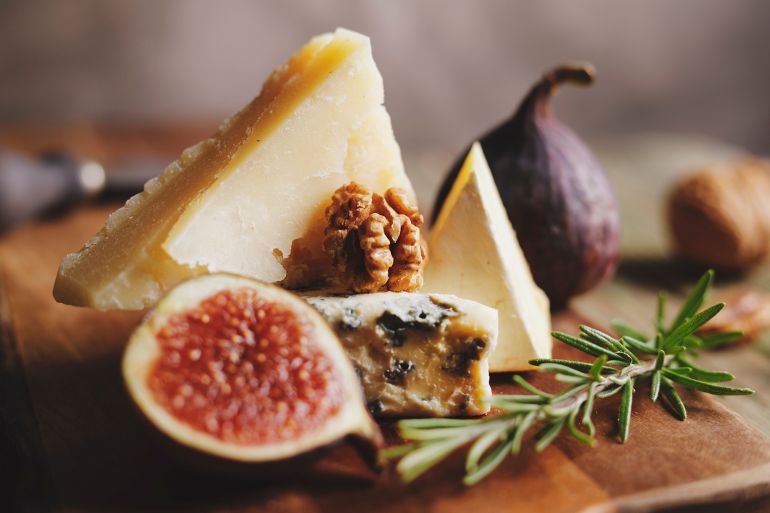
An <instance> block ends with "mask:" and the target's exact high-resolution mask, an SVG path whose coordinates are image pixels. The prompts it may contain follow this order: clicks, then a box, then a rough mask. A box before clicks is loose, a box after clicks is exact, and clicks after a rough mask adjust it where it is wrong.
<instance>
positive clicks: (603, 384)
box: [535, 355, 674, 421]
mask: <svg viewBox="0 0 770 513" xmlns="http://www.w3.org/2000/svg"><path fill="white" fill-rule="evenodd" d="M673 359H674V355H666V356H665V358H664V365H668V364H669V363H670V362H671V360H673ZM654 371H655V360H646V361H643V362H642V363H638V364H634V365H629V366H628V367H625V368H624V369H622V370H621V371H620V372H618V373H617V374H610V375H608V376H602V378H601V380H600V381H597V382H596V385H595V387H594V391H595V393H597V394H598V393H599V392H601V391H602V390H605V389H606V388H608V387H611V386H617V383H616V382H615V381H613V380H612V379H610V378H614V379H615V380H617V379H622V380H623V381H624V382H625V381H627V380H629V379H635V378H638V377H642V376H646V375H648V374H652V373H653V372H654ZM587 400H588V388H586V389H585V390H581V391H580V392H579V393H577V394H575V395H571V396H569V397H565V398H564V399H562V400H560V401H556V402H554V403H551V404H549V405H548V406H549V408H548V410H550V411H571V410H572V409H573V408H576V407H578V406H579V405H582V404H583V403H584V402H586V401H587ZM548 417H549V415H548V411H546V410H544V409H541V410H539V411H538V412H537V415H536V417H535V420H538V421H540V420H545V419H546V418H548Z"/></svg>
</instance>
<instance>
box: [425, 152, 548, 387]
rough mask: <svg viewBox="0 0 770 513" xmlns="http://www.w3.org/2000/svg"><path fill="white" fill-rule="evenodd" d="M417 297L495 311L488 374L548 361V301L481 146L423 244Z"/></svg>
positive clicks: (456, 183)
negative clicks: (447, 298)
mask: <svg viewBox="0 0 770 513" xmlns="http://www.w3.org/2000/svg"><path fill="white" fill-rule="evenodd" d="M429 249H430V261H429V263H428V267H427V268H426V270H425V285H424V287H423V291H425V292H440V293H447V294H455V295H457V296H460V297H462V298H464V299H470V300H473V301H477V302H479V303H481V304H484V305H487V306H491V307H492V308H496V309H497V310H498V313H499V323H500V330H499V336H498V342H497V346H496V348H495V350H494V352H493V353H492V356H491V357H490V360H489V369H490V371H491V372H504V371H515V370H523V369H527V368H530V367H531V366H530V365H529V364H528V363H527V362H528V361H529V360H530V359H532V358H549V357H550V356H551V345H552V342H551V335H550V331H551V317H550V311H549V304H548V298H547V297H546V295H545V294H544V293H543V291H542V290H540V288H538V286H537V285H536V284H535V282H534V281H533V279H532V273H531V272H530V269H529V266H528V265H527V261H526V259H525V258H524V254H523V253H522V251H521V247H520V246H519V243H518V241H517V240H516V234H515V232H514V231H513V227H512V226H511V223H510V221H509V220H508V216H507V214H506V212H505V207H504V206H503V202H502V200H501V199H500V194H499V192H498V190H497V187H496V185H495V181H494V178H493V177H492V173H491V171H490V170H489V166H488V165H487V161H486V158H485V157H484V153H483V151H482V150H481V146H480V145H479V144H478V143H475V144H474V145H473V146H472V147H471V151H470V153H469V154H468V157H467V158H466V160H465V163H464V164H463V167H462V169H461V171H460V173H459V175H458V176H457V179H456V180H455V183H454V184H453V186H452V190H451V191H450V193H449V196H448V197H447V200H446V202H445V203H444V205H443V207H442V209H441V213H440V214H439V217H438V219H437V221H436V224H435V226H434V227H433V230H432V232H431V234H430V238H429Z"/></svg>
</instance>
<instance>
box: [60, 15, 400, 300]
mask: <svg viewBox="0 0 770 513" xmlns="http://www.w3.org/2000/svg"><path fill="white" fill-rule="evenodd" d="M351 181H355V182H357V183H359V184H361V185H363V186H364V187H366V188H367V189H369V190H370V191H373V192H379V193H383V192H384V191H385V190H386V189H388V188H389V187H401V188H403V189H406V190H407V192H408V194H409V195H410V196H411V197H412V199H414V192H413V190H412V186H411V184H410V182H409V179H408V178H407V176H406V174H405V173H404V168H403V163H402V161H401V154H400V150H399V147H398V144H397V143H396V140H395V138H394V137H393V131H392V128H391V124H390V117H389V116H388V113H387V111H386V110H385V108H384V106H383V86H382V77H381V76H380V73H379V71H378V70H377V67H376V66H375V64H374V60H373V59H372V54H371V46H370V43H369V39H368V38H367V37H365V36H363V35H361V34H358V33H355V32H351V31H348V30H344V29H339V30H337V31H336V32H335V33H334V34H333V35H332V34H324V35H321V36H318V37H316V38H314V39H313V40H312V41H310V43H308V44H307V45H306V46H305V47H304V48H302V49H301V50H300V51H299V52H298V53H297V54H296V55H294V56H293V57H292V58H291V60H290V61H289V62H288V63H287V64H286V65H284V66H282V67H281V68H279V69H277V70H276V71H275V72H274V73H273V74H272V75H271V76H270V78H269V79H268V80H267V82H266V83H265V84H264V86H263V89H262V92H261V93H260V95H259V96H258V97H257V98H256V99H254V100H253V101H252V102H251V103H250V104H249V105H247V106H246V107H245V108H244V109H243V110H242V111H240V112H239V113H238V114H236V115H235V116H233V117H232V118H230V119H228V120H227V121H225V122H224V123H223V124H222V126H221V127H220V128H219V130H218V132H217V133H216V134H215V135H214V136H213V137H212V138H210V139H208V140H206V141H203V142H201V143H199V144H197V145H195V146H193V147H191V148H189V149H187V150H185V152H184V153H183V154H182V156H181V157H180V159H179V160H177V161H176V162H174V163H172V164H171V165H170V166H169V167H168V168H167V169H166V170H165V171H164V172H163V174H162V175H161V176H159V177H158V178H157V179H155V180H152V181H150V182H148V183H147V184H146V186H145V190H144V192H143V193H141V194H139V195H137V196H135V197H133V198H131V199H130V200H129V201H128V202H127V203H126V205H125V206H124V207H123V208H121V209H120V210H118V211H117V212H115V213H114V214H112V215H111V216H110V218H109V219H108V220H107V224H106V226H105V227H104V228H103V229H102V230H101V231H100V232H99V233H98V234H97V235H96V236H95V237H94V238H93V239H92V240H90V241H89V242H88V243H87V244H86V245H85V247H84V248H83V249H82V250H81V251H79V252H78V253H73V254H70V255H67V256H66V257H65V258H64V260H63V261H62V264H61V267H60V269H59V275H58V277H57V280H56V284H55V286H54V296H55V297H56V299H57V300H59V301H61V302H64V303H68V304H72V305H82V306H92V307H96V308H100V309H112V308H121V309H141V308H144V307H146V306H149V305H152V304H153V303H154V302H155V301H157V299H158V298H159V297H160V295H161V294H162V293H163V292H164V291H165V290H167V289H169V288H170V287H171V286H173V285H175V284H176V283H178V282H179V281H181V280H183V279H184V278H187V277H189V276H191V275H195V274H202V273H206V272H215V271H227V272H232V273H238V274H243V275H248V276H252V277H255V278H258V279H261V280H264V281H268V282H278V281H281V280H284V279H285V278H286V268H289V269H290V271H291V273H290V274H291V276H290V278H291V281H292V284H293V285H295V286H306V285H308V283H305V281H306V280H316V281H318V280H319V279H321V278H323V274H324V269H325V267H324V266H328V259H326V257H325V255H324V253H323V251H322V249H321V241H322V230H323V212H324V209H325V208H326V206H327V205H328V204H329V202H330V200H331V196H332V194H333V192H334V191H335V190H336V189H337V188H338V187H340V186H341V185H343V184H345V183H348V182H351Z"/></svg>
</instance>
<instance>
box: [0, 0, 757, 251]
mask: <svg viewBox="0 0 770 513" xmlns="http://www.w3.org/2000/svg"><path fill="white" fill-rule="evenodd" d="M769 24H770V2H763V1H761V0H731V1H729V2H728V1H723V0H679V1H677V2H670V1H667V0H645V1H630V2H629V1H627V2H617V1H614V0H584V1H581V2H575V1H571V0H547V1H538V2H525V1H508V0H477V1H473V2H470V1H466V2H460V1H456V2H446V1H442V0H420V1H414V0H389V1H376V0H360V1H355V2H350V1H342V0H325V1H320V0H296V1H285V2H274V1H248V0H226V1H219V2H211V1H203V0H166V1H163V2H158V1H155V0H111V1H104V0H68V1H66V2H62V1H59V0H0V147H2V146H5V147H12V148H15V149H20V150H22V151H25V152H27V153H33V154H34V153H39V152H40V151H42V150H47V149H50V148H68V149H71V150H72V149H74V150H75V151H76V152H78V153H80V154H81V156H85V157H90V158H95V159H98V160H100V161H102V162H106V164H107V165H108V166H113V165H114V167H116V168H120V169H121V170H122V169H123V168H125V167H131V166H126V163H125V160H126V159H125V157H128V158H129V159H132V160H133V161H136V160H137V159H138V160H139V161H140V163H139V167H143V169H142V171H143V172H145V173H146V172H150V173H154V172H158V171H160V170H161V169H162V167H163V166H164V165H165V164H166V163H167V162H169V161H170V160H172V159H173V158H174V157H175V156H176V155H178V153H179V151H180V150H181V149H182V148H184V147H186V146H188V145H190V144H192V143H194V142H195V141H197V140H199V139H201V138H202V137H205V136H207V135H208V134H209V133H210V132H211V131H212V130H213V129H214V128H215V127H216V126H217V124H218V123H219V121H220V120H221V119H223V118H224V117H226V116H228V115H230V114H231V113H233V112H235V111H237V110H238V109H239V108H240V107H241V106H242V105H244V104H245V103H246V102H248V101H249V100H250V99H251V98H252V97H254V96H255V95H256V94H257V93H258V92H259V90H260V87H261V84H262V81H263V80H264V79H265V78H266V77H267V75H268V74H269V73H270V71H271V70H272V69H273V68H274V67H275V66H277V65H280V64H281V63H283V62H284V61H285V60H286V58H287V57H288V56H289V55H291V54H292V53H293V52H294V51H295V50H296V49H297V48H299V47H300V46H301V45H302V44H304V43H305V42H306V41H307V40H308V39H309V38H310V37H311V36H312V35H314V34H318V33H321V32H325V31H331V30H333V29H334V28H336V27H338V26H345V27H348V28H351V29H354V30H357V31H360V32H363V33H365V34H367V35H369V36H371V38H372V41H373V47H374V56H375V59H376V62H377V64H378V66H379V68H380V70H381V72H382V75H383V77H384V82H385V93H386V104H387V108H388V110H389V112H390V114H391V117H392V120H393V126H394V129H395V133H396V137H397V139H398V140H399V142H400V144H401V147H402V149H403V153H404V158H405V161H406V165H407V169H408V171H409V173H410V175H411V176H412V179H413V181H414V182H415V186H416V188H417V190H418V194H419V196H420V201H421V204H422V205H423V207H425V208H426V210H427V208H429V207H430V204H431V202H432V200H433V195H434V192H435V188H436V187H437V184H438V180H439V177H440V176H441V175H442V174H443V172H444V170H445V169H446V168H447V167H448V166H449V165H450V163H451V162H452V161H453V160H454V159H455V158H456V157H457V155H458V153H459V152H460V151H462V149H463V148H464V147H465V146H466V145H467V143H468V142H469V141H471V140H472V139H473V138H475V137H477V136H479V135H480V134H481V133H483V132H485V131H486V130H488V129H489V128H490V127H491V126H493V125H495V124H497V123H498V122H500V121H501V120H503V119H504V118H506V117H507V116H508V115H510V113H512V111H513V110H514V108H515V106H516V105H517V104H518V102H519V100H520V99H521V98H522V96H523V95H524V94H525V93H526V91H527V89H528V88H529V87H530V86H531V84H532V83H533V82H534V81H535V80H536V79H537V78H538V77H539V76H540V74H541V73H542V72H543V71H544V70H546V69H548V68H549V67H551V66H553V65H555V64H557V63H562V62H564V61H571V60H586V61H590V62H592V63H593V64H595V66H596V68H597V70H598V78H597V82H596V84H595V85H594V86H592V87H590V88H586V89H577V88H572V87H568V88H566V89H565V90H563V91H561V92H560V93H559V94H558V95H557V98H556V100H555V105H556V110H557V113H558V116H559V117H560V118H562V120H563V121H565V122H566V123H567V124H568V125H570V126H572V127H573V128H574V129H575V130H576V131H577V132H578V133H579V134H580V135H581V136H583V137H584V138H585V139H586V140H587V141H588V142H589V143H590V145H591V146H592V147H593V148H594V149H595V151H596V152H597V155H598V157H599V159H600V160H601V161H602V163H603V164H604V165H605V167H606V168H607V171H608V174H609V175H610V179H611V180H612V181H613V182H617V181H618V176H625V178H624V180H625V183H624V187H622V189H624V190H629V191H631V192H630V194H633V191H634V189H635V188H636V187H637V186H639V187H650V186H651V185H652V186H656V187H657V189H655V195H656V198H657V199H658V200H659V199H660V198H659V196H660V194H663V192H665V191H664V184H663V182H664V181H665V180H657V179H655V180H652V179H649V176H647V175H649V174H650V173H655V176H659V175H660V174H661V173H662V172H665V173H667V172H668V171H670V170H676V171H681V169H679V168H682V169H683V168H687V167H692V166H695V165H699V164H700V163H708V162H710V161H712V160H714V159H716V158H723V157H724V156H725V155H726V154H727V153H731V152H733V151H742V150H748V151H751V152H754V153H760V154H763V153H764V154H766V153H767V152H768V151H769V150H770V137H768V130H769V129H770V94H768V86H767V84H768V83H770V63H769V62H768V59H767V49H768V48H770V31H769V30H768V26H770V25H769ZM640 134H643V135H640ZM671 134H676V137H677V138H678V139H676V140H675V139H674V136H673V135H671ZM628 137H631V138H632V139H631V142H630V143H629V139H628ZM639 137H643V140H642V141H641V142H640V140H639ZM650 137H652V138H653V139H654V140H655V141H657V142H656V143H655V144H652V145H650V144H648V143H649V141H650V140H651V139H650ZM661 144H663V147H661ZM629 148H630V149H629ZM662 152H665V153H666V155H667V158H666V160H665V162H662V163H656V161H655V160H654V157H655V156H656V155H657V154H659V153H662ZM640 153H642V154H643V155H642V157H643V160H644V162H645V163H647V166H648V167H647V168H645V169H642V168H639V167H638V166H637V167H634V166H633V164H634V162H636V161H641V160H642V158H641V157H640ZM146 155H155V156H158V155H159V158H157V159H156V160H152V159H149V160H142V157H143V156H146ZM677 155H683V157H682V158H677ZM693 155H696V157H693ZM133 167H134V168H136V167H137V165H136V162H133ZM665 173H664V174H665ZM634 175H637V179H638V183H634V182H633V178H632V177H633V176H634ZM629 184H633V186H630V185H629ZM619 195H620V196H621V198H620V199H621V203H623V201H624V198H623V195H624V193H623V191H620V192H619ZM654 215H657V212H656V213H655V214H654ZM657 224H660V223H657ZM651 236H654V237H657V239H658V242H659V241H660V239H661V238H662V237H663V235H662V231H656V232H655V234H653V235H651ZM624 240H626V238H624Z"/></svg>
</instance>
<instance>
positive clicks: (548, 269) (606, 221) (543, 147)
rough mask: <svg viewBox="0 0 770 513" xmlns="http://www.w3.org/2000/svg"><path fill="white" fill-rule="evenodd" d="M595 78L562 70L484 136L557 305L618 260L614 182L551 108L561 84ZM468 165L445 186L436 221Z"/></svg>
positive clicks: (506, 198)
mask: <svg viewBox="0 0 770 513" xmlns="http://www.w3.org/2000/svg"><path fill="white" fill-rule="evenodd" d="M593 78H594V68H593V67H592V66H591V65H587V64H586V65H582V64H577V65H564V66H559V67H556V68H554V69H553V70H551V71H549V72H547V73H545V75H543V77H542V79H541V80H540V81H539V82H537V83H536V84H535V85H534V87H532V89H531V90H530V91H529V94H527V96H526V97H525V98H524V100H523V101H522V102H521V105H520V106H519V108H518V110H517V111H516V113H515V114H514V115H513V117H511V118H510V119H508V120H507V121H505V122H503V123H502V124H501V125H499V126H497V127H496V128H494V129H493V130H492V131H490V132H488V133H487V134H486V135H484V136H483V137H482V138H481V139H480V142H481V146H482V149H483V150H484V153H485V155H486V158H487V161H488V162H489V166H490V168H491V169H492V173H493V175H494V177H495V182H496V183H497V187H498V189H499V191H500V196H501V197H502V200H503V203H504V204H505V207H506V210H507V212H508V217H509V218H510V220H511V224H513V227H514V229H515V230H516V235H517V237H518V240H519V243H520V244H521V247H522V249H523V251H524V254H525V256H526V258H527V261H528V263H529V266H530V268H531V269H532V274H533V277H534V279H535V281H536V282H537V284H538V285H539V286H540V287H541V288H542V289H543V290H544V291H545V293H546V294H547V295H548V298H549V299H550V300H551V304H552V305H553V306H554V307H562V306H564V305H566V303H567V302H568V300H569V299H570V298H571V297H573V296H575V295H578V294H580V293H583V292H586V291H588V290H590V289H591V288H593V287H595V286H596V285H597V284H599V283H600V282H601V281H603V280H604V279H606V278H608V277H609V276H611V275H612V274H613V273H614V271H615V267H616V265H617V260H618V251H619V238H620V237H619V232H620V228H619V226H620V221H619V215H618V208H617V203H616V201H615V197H614V195H613V193H612V189H611V188H610V184H609V182H608V181H607V178H606V177H605V176H604V173H603V172H602V169H601V167H600V166H599V164H598V162H597V161H596V159H595V158H594V156H593V155H592V154H591V152H590V151H589V149H588V148H587V147H586V145H585V144H584V143H583V142H582V141H581V140H580V139H579V138H578V136H577V135H576V134H575V133H574V132H573V131H572V130H571V129H569V128H568V127H567V126H565V125H564V124H562V123H561V122H559V121H558V120H557V119H556V118H555V117H554V116H553V114H552V112H551V108H550V99H551V96H552V95H553V93H554V91H555V90H556V89H557V88H558V86H559V85H561V84H563V83H566V82H569V83H573V84H578V85H588V84H590V83H592V82H593ZM464 154H465V152H463V155H464ZM461 164H462V161H461V160H459V161H458V162H457V163H456V164H455V166H454V168H453V169H452V171H451V172H450V173H449V176H447V178H446V180H445V181H444V183H443V184H442V186H441V189H440V191H439V195H438V198H437V200H436V205H435V207H434V211H433V219H435V218H436V216H437V215H438V212H439V210H440V208H441V205H442V204H443V202H444V200H445V199H446V195H447V194H448V192H449V190H450V188H451V185H452V182H453V181H454V179H455V177H456V176H457V173H458V172H459V169H460V166H461Z"/></svg>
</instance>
